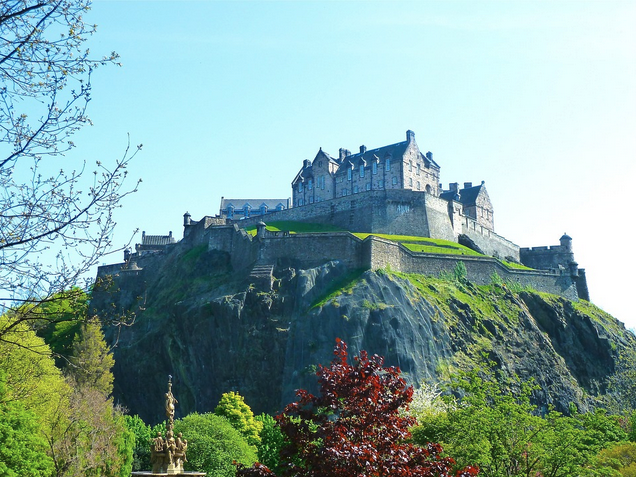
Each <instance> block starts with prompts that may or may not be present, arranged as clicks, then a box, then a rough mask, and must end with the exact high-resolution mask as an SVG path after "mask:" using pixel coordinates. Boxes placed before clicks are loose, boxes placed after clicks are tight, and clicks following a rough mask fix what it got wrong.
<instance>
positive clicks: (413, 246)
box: [353, 233, 484, 257]
mask: <svg viewBox="0 0 636 477" xmlns="http://www.w3.org/2000/svg"><path fill="white" fill-rule="evenodd" d="M353 235H355V236H356V237H358V238H360V239H362V240H364V239H365V238H367V237H368V236H369V235H373V236H374V237H380V238H383V239H386V240H391V241H392V242H397V243H401V244H402V245H404V246H405V247H406V248H408V249H409V250H411V251H412V252H420V253H444V254H449V255H472V256H475V257H483V256H484V255H482V254H481V253H478V252H475V251H474V250H471V249H469V248H468V247H464V246H463V245H460V244H458V243H456V242H451V241H449V240H442V239H433V238H429V237H416V236H413V235H387V234H367V233H364V234H360V233H355V234H353Z"/></svg>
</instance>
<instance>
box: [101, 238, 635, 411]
mask: <svg viewBox="0 0 636 477" xmlns="http://www.w3.org/2000/svg"><path fill="white" fill-rule="evenodd" d="M139 265H140V267H141V268H142V270H141V271H140V272H135V273H130V272H128V273H120V274H119V275H117V276H116V277H115V281H114V284H111V286H110V291H105V290H101V291H100V290H98V291H96V292H95V294H94V300H93V306H94V307H95V309H96V310H97V311H98V312H99V313H100V314H102V315H105V314H107V313H112V312H121V311H134V312H135V313H136V314H137V316H136V319H135V322H134V324H133V325H131V326H128V327H123V328H122V329H120V330H115V329H110V330H109V331H108V335H107V338H108V339H109V340H110V342H111V343H112V344H116V347H115V349H114V353H115V360H116V365H115V368H114V374H115V398H116V400H117V401H118V402H120V403H121V404H123V405H124V406H126V407H127V408H128V409H129V411H130V412H131V413H138V414H139V415H140V416H141V417H142V418H143V419H144V420H146V421H148V422H157V421H159V420H161V419H162V418H163V417H162V415H161V411H162V409H163V405H162V399H163V393H164V392H165V386H166V380H167V375H168V374H170V375H172V376H173V382H174V389H175V394H176V395H177V399H179V402H180V406H179V408H178V409H179V411H180V412H181V413H182V415H185V414H187V413H189V412H193V411H198V412H205V411H210V410H212V409H213V408H214V407H215V405H216V404H217V402H218V400H219V398H220V396H221V394H222V393H223V392H227V391H230V390H236V391H238V392H240V393H241V394H242V395H243V396H245V398H246V401H247V402H248V404H250V406H252V408H253V410H254V411H255V413H259V412H262V411H265V412H270V413H274V412H276V411H279V410H280V409H282V406H283V405H284V404H286V403H287V402H289V401H290V400H291V399H292V398H293V396H294V390H295V389H297V388H300V387H303V388H308V389H314V387H315V376H314V371H315V369H316V366H317V365H318V364H319V363H324V364H326V363H328V362H330V360H331V357H332V350H333V346H334V342H335V338H336V337H339V338H342V339H343V340H345V341H346V342H347V344H348V345H349V348H350V351H351V353H352V354H355V353H357V351H359V350H360V349H365V350H367V351H368V352H370V353H377V354H379V355H382V356H384V357H385V363H386V364H387V365H397V366H399V367H400V368H401V370H402V371H403V373H404V374H405V376H406V377H407V379H409V380H410V381H411V382H412V383H414V384H417V383H420V382H422V381H429V382H430V381H440V380H443V379H444V378H445V377H447V376H448V375H449V374H450V373H452V372H453V370H454V369H456V368H458V367H467V366H471V365H472V364H473V363H474V362H475V361H476V360H479V359H480V357H482V356H484V355H485V356H487V357H488V358H489V359H490V360H491V361H494V362H495V363H496V364H497V365H498V366H499V367H500V368H501V369H503V370H504V371H505V372H507V373H510V374H512V373H516V374H518V375H519V376H521V377H522V378H529V377H533V378H534V379H535V381H536V382H537V384H539V386H540V389H539V390H538V391H537V392H536V393H535V395H534V400H535V401H536V402H537V403H538V404H539V405H541V406H548V405H553V406H554V407H555V408H556V409H557V410H561V411H567V409H568V405H569V403H570V402H573V403H575V404H577V405H578V406H579V408H580V409H581V410H585V409H588V408H589V407H590V406H591V405H592V403H593V400H594V397H595V396H598V395H600V394H602V393H603V392H604V391H605V383H606V379H607V377H608V375H609V374H611V373H612V372H613V370H614V366H615V362H616V359H617V357H618V354H619V353H620V352H621V350H622V349H624V348H626V347H634V346H636V339H635V338H634V336H633V335H632V333H631V332H628V331H626V330H625V328H624V326H623V325H622V324H621V323H620V322H618V321H617V320H615V319H614V318H612V317H611V316H609V315H607V314H606V313H604V312H603V311H601V310H599V309H598V308H596V307H594V306H593V305H590V304H589V303H587V302H571V301H568V300H565V299H563V298H559V297H556V296H553V295H548V294H543V293H536V292H532V291H528V290H526V291H523V290H515V289H511V288H510V287H507V286H506V285H505V284H501V283H499V284H497V280H495V283H493V284H492V285H490V286H485V287H476V286H474V285H472V284H470V283H467V282H463V281H461V280H455V279H453V277H446V278H445V279H440V278H432V277H424V276H422V275H404V274H397V273H393V272H391V271H390V270H378V271H354V272H352V271H350V270H346V269H345V268H344V266H342V264H340V263H339V262H337V261H332V262H328V263H325V264H323V265H322V266H320V267H317V268H313V269H309V270H302V269H298V268H294V267H287V268H284V269H283V268H281V269H275V270H274V277H275V280H274V285H273V287H272V288H271V289H270V287H269V286H265V287H262V288H261V287H259V286H258V285H257V284H256V285H255V284H254V283H252V282H253V281H254V280H250V277H249V276H248V275H247V273H244V274H240V273H239V274H237V273H233V272H232V270H231V266H230V262H229V257H228V256H227V255H225V254H223V253H220V252H209V251H207V247H206V246H205V245H200V246H197V247H194V248H190V249H187V248H185V247H184V246H176V247H174V248H173V249H172V250H171V251H170V252H169V253H164V254H158V255H155V256H150V257H146V258H144V259H143V260H140V261H139Z"/></svg>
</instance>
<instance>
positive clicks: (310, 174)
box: [98, 131, 589, 300]
mask: <svg viewBox="0 0 636 477" xmlns="http://www.w3.org/2000/svg"><path fill="white" fill-rule="evenodd" d="M291 185H292V198H291V200H288V199H251V200H248V199H225V198H222V199H221V207H220V211H219V214H217V215H216V216H206V217H204V218H203V219H201V220H200V221H193V220H192V217H191V216H190V214H188V213H186V214H185V215H184V221H183V226H184V238H183V240H182V242H184V244H189V245H192V246H194V245H196V244H201V243H206V244H207V246H208V249H209V250H219V251H223V252H227V253H228V254H229V255H230V258H231V262H232V265H233V267H234V269H235V270H243V269H251V270H252V276H253V277H256V278H257V277H262V276H265V277H266V281H269V283H270V285H271V282H272V280H273V273H274V269H275V268H276V267H281V266H285V265H295V266H300V267H309V266H317V265H321V264H322V263H325V262H326V261H330V260H339V261H341V262H343V263H345V265H346V266H348V267H351V268H367V269H378V268H383V267H386V266H390V267H391V268H392V269H393V270H397V271H404V272H412V273H425V274H439V273H440V272H442V271H448V270H452V269H453V268H454V266H455V265H456V263H457V261H458V257H457V256H456V255H455V256H452V255H443V254H426V253H416V252H412V251H411V250H408V249H407V248H406V247H404V246H402V245H401V244H398V243H396V242H392V241H390V240H385V239H382V238H380V237H377V236H369V237H367V238H365V239H364V240H361V239H359V238H357V237H356V236H354V235H352V234H351V233H350V232H361V233H365V232H366V233H375V234H388V235H408V236H419V237H430V238H435V239H445V240H449V241H453V242H458V243H461V244H462V245H466V246H467V247H469V248H471V249H473V250H475V251H477V252H479V253H482V254H483V255H484V256H480V257H474V256H470V257H469V256H462V257H461V261H462V262H464V264H465V266H466V269H467V272H468V278H469V279H470V280H471V281H474V282H475V283H478V284H480V283H483V284H485V283H489V282H490V280H491V278H492V276H493V274H497V275H499V276H500V277H502V278H503V279H504V280H509V281H513V282H517V283H520V284H522V285H527V286H532V287H533V288H535V289H537V290H541V291H547V292H551V293H556V294H560V295H562V296H565V297H568V298H572V299H579V298H582V299H586V300H589V293H588V290H587V282H586V278H585V271H584V270H583V269H579V268H578V264H577V263H576V261H575V260H574V255H573V251H572V239H571V238H570V237H569V236H567V235H566V234H564V235H563V236H562V237H561V239H560V243H559V245H554V246H551V247H533V248H523V249H521V248H520V247H519V246H518V245H516V244H515V243H513V242H511V241H510V240H508V239H506V238H504V237H502V236H500V235H498V234H497V233H495V227H494V211H493V206H492V203H491V201H490V198H489V196H488V192H487V190H486V186H485V183H484V182H483V181H482V182H481V183H480V184H479V185H475V186H473V184H472V183H470V182H465V183H464V184H463V188H460V187H459V184H458V183H451V184H450V185H449V188H448V189H444V188H443V187H442V185H441V183H440V166H439V165H438V164H437V163H436V162H435V161H434V160H433V154H432V153H431V152H427V153H426V154H423V153H422V152H420V150H419V147H418V145H417V143H416V141H415V134H414V133H413V131H407V132H406V140H405V141H402V142H398V143H395V144H391V145H388V146H383V147H379V148H375V149H367V147H366V146H360V150H359V152H358V153H356V154H351V152H350V151H348V150H347V149H340V151H339V154H338V157H337V158H335V157H331V156H330V155H329V154H327V153H326V152H324V151H323V150H322V148H321V149H320V150H319V151H318V153H317V154H316V156H315V157H314V159H313V161H310V160H305V161H304V162H303V165H302V167H301V169H300V171H299V172H298V173H297V174H296V176H295V177H294V179H293V180H292V183H291ZM263 221H270V222H271V221H295V222H308V223H317V224H329V225H332V226H336V227H338V228H341V229H342V230H346V231H347V232H333V233H320V234H317V233H313V234H289V233H285V232H281V233H274V232H268V231H267V230H266V228H265V223H264V222H263ZM250 226H251V227H257V229H258V232H257V234H256V236H254V237H252V236H251V235H249V234H247V233H246V232H245V228H248V227H250ZM151 241H152V242H153V243H152V244H151V243H150V242H151ZM154 244H157V245H154ZM172 245H173V243H172V233H170V235H169V236H154V235H153V236H150V235H145V233H144V235H143V236H142V243H141V244H138V245H137V250H136V252H135V253H131V252H130V251H128V252H127V254H125V259H126V261H125V263H124V264H118V265H113V266H106V267H100V271H99V272H98V273H102V274H112V273H115V272H117V271H118V270H135V273H140V270H141V269H140V268H139V267H138V266H136V262H137V261H138V260H139V259H140V258H141V257H143V255H144V254H148V253H157V252H163V251H165V250H167V249H169V248H170V247H171V246H172ZM133 262H134V263H135V267H133V268H130V267H129V266H128V265H127V264H132V263H133ZM505 262H509V263H510V262H513V263H518V264H523V265H525V266H527V267H530V268H532V270H527V269H520V268H516V267H510V266H508V265H506V264H505Z"/></svg>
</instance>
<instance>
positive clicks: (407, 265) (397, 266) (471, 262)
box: [365, 236, 578, 300]
mask: <svg viewBox="0 0 636 477" xmlns="http://www.w3.org/2000/svg"><path fill="white" fill-rule="evenodd" d="M365 246H366V247H367V250H368V252H367V253H368V256H369V264H370V268H371V269H373V270H376V269H379V268H385V267H387V266H389V267H390V268H391V269H392V270H396V271H401V272H405V273H421V274H425V275H432V276H439V275H440V273H442V272H446V273H452V272H453V270H454V269H455V266H456V265H457V262H458V261H462V262H463V263H464V265H465V266H466V272H467V278H468V280H470V281H471V282H472V283H475V284H477V285H487V284H489V283H491V282H492V277H493V274H494V273H497V275H499V276H500V277H501V278H502V279H503V280H504V281H511V282H516V283H519V284H521V285H523V286H530V287H532V288H534V289H535V290H540V291H544V292H547V293H554V294H556V295H561V296H564V297H566V298H569V299H572V300H576V299H578V293H577V289H576V283H575V282H574V280H573V279H572V278H571V277H570V276H569V275H567V274H565V275H562V274H560V273H556V272H547V271H539V270H515V269H509V268H507V267H505V266H504V265H502V264H501V263H500V262H498V261H497V260H496V259H494V258H491V257H473V256H466V255H461V256H460V255H441V254H428V253H417V252H412V251H410V250H408V249H407V248H406V247H404V246H403V245H401V244H398V243H395V242H391V241H388V240H384V239H381V238H379V237H373V236H370V237H367V239H366V240H365Z"/></svg>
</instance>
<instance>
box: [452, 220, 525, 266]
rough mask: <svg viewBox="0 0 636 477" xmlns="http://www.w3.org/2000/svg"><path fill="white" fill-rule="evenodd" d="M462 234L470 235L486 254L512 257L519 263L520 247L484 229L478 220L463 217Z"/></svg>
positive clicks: (504, 257)
mask: <svg viewBox="0 0 636 477" xmlns="http://www.w3.org/2000/svg"><path fill="white" fill-rule="evenodd" d="M462 233H463V234H465V235H468V236H469V237H470V238H471V239H472V240H473V242H475V244H477V246H479V248H481V250H482V251H483V252H484V253H485V254H486V255H492V256H493V257H499V258H503V259H506V258H507V257H510V258H512V259H514V260H515V261H517V262H518V261H519V246H518V245H516V244H515V243H513V242H511V241H510V240H507V239H505V238H504V237H502V236H501V235H497V234H496V233H495V232H493V231H491V230H488V229H487V228H485V227H483V226H482V225H480V224H479V223H477V221H476V220H473V219H471V218H469V217H463V221H462ZM532 268H538V267H532Z"/></svg>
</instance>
